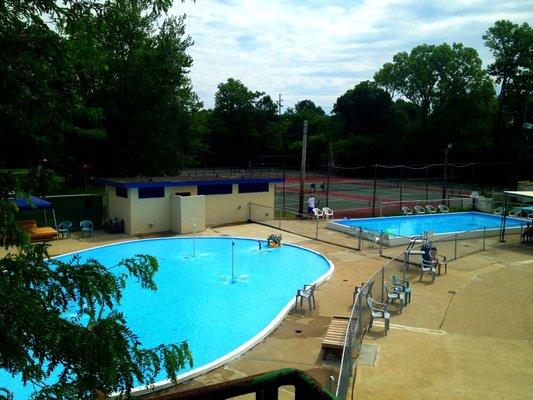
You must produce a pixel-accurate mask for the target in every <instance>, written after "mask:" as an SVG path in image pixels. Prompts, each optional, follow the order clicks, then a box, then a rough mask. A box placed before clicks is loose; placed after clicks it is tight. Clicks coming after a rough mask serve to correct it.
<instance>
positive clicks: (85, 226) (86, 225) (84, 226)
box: [80, 220, 93, 237]
mask: <svg viewBox="0 0 533 400" xmlns="http://www.w3.org/2000/svg"><path fill="white" fill-rule="evenodd" d="M80 229H81V237H83V234H84V233H86V232H88V233H89V236H92V235H93V223H92V222H91V221H89V220H85V221H81V222H80Z"/></svg>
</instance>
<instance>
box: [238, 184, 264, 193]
mask: <svg viewBox="0 0 533 400" xmlns="http://www.w3.org/2000/svg"><path fill="white" fill-rule="evenodd" d="M257 192H268V182H265V183H239V193H257Z"/></svg>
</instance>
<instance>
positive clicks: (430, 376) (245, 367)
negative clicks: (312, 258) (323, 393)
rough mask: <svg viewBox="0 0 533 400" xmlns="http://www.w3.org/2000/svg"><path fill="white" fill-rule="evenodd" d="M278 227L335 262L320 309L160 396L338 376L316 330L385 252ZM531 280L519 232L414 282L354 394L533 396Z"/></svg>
mask: <svg viewBox="0 0 533 400" xmlns="http://www.w3.org/2000/svg"><path fill="white" fill-rule="evenodd" d="M272 232H275V229H273V228H270V227H266V226H262V225H257V224H242V225H233V226H225V227H218V228H214V229H209V230H207V231H206V232H205V235H229V236H249V237H259V238H265V237H267V236H268V234H270V233H272ZM281 233H282V235H283V240H284V241H285V242H288V243H296V244H298V245H300V246H303V247H308V248H310V249H313V250H316V251H319V252H320V253H322V254H324V255H325V256H326V257H327V258H329V259H330V260H331V261H332V262H333V263H334V264H335V268H336V270H335V273H334V275H333V277H332V278H331V279H330V280H329V281H326V282H325V283H324V284H322V285H321V286H320V287H319V288H318V289H317V291H316V302H317V308H316V309H315V310H313V311H312V312H309V311H308V310H307V308H306V307H304V311H301V312H298V313H295V312H294V311H293V312H291V313H290V314H289V315H288V316H287V317H286V318H285V319H284V321H283V322H282V324H281V325H279V326H278V327H277V328H276V329H275V330H274V332H273V333H272V334H271V335H270V336H269V337H268V338H267V339H265V340H264V341H263V342H261V343H259V344H258V345H257V346H256V347H254V348H253V349H252V350H250V351H248V352H247V353H245V354H244V355H243V356H241V357H240V358H238V359H236V360H234V361H232V362H230V363H228V364H226V365H225V366H222V367H219V368H217V369H215V370H213V371H211V372H209V373H207V374H205V375H203V376H201V377H198V378H196V379H194V380H191V381H189V382H186V383H184V384H182V385H179V386H178V387H175V388H173V389H167V390H164V391H161V392H160V393H159V394H167V393H169V392H170V391H171V390H174V391H182V390H186V389H190V388H193V387H199V386H204V385H209V384H213V383H219V382H223V381H227V380H230V379H237V378H242V377H244V376H249V375H253V374H257V373H261V372H266V371H269V370H272V369H278V368H283V367H294V368H299V369H302V370H304V371H306V372H307V373H309V374H310V375H311V376H313V377H314V378H315V379H317V380H318V381H319V382H320V383H322V384H323V385H324V386H326V387H327V385H328V382H329V377H330V376H334V378H335V379H336V378H337V376H336V371H335V368H336V367H337V366H338V361H337V360H336V359H335V358H334V357H327V358H326V359H324V357H323V355H322V352H321V341H322V338H323V336H324V334H325V332H326V329H327V327H328V325H329V323H330V320H331V317H332V316H333V315H334V314H344V315H348V314H349V313H350V306H351V302H352V294H353V289H354V286H355V285H358V284H360V282H361V281H364V280H367V279H368V278H369V277H370V276H371V275H372V274H373V273H374V272H375V271H376V270H377V269H378V268H379V267H380V266H381V265H382V264H384V262H385V261H386V259H384V258H380V257H378V256H376V255H372V254H368V253H363V252H358V251H354V250H348V249H346V248H343V247H339V246H335V245H332V244H325V243H322V242H319V241H316V240H312V239H308V238H304V237H301V236H298V235H294V234H290V233H287V232H281ZM132 239H136V237H131V236H127V235H109V234H105V233H102V232H98V231H97V232H95V235H94V236H93V237H86V238H84V239H79V238H77V235H76V233H74V234H73V237H72V238H71V239H63V240H57V241H54V242H52V243H51V247H50V254H51V255H57V254H63V253H66V252H72V251H76V250H81V249H85V248H89V247H94V246H98V245H103V244H108V243H114V242H118V241H124V240H132ZM2 254H5V252H4V250H3V249H2V250H0V255H2ZM532 286H533V246H532V245H520V244H519V243H518V238H517V237H509V238H508V242H507V243H503V244H500V243H491V244H490V248H489V249H488V250H487V251H485V252H483V253H476V254H473V255H469V256H464V257H462V258H460V259H458V260H456V261H453V262H451V263H450V264H449V266H448V273H447V274H446V275H443V276H441V277H437V280H436V282H435V284H433V285H427V284H420V283H418V281H416V280H415V281H414V282H413V297H412V302H411V303H410V304H409V306H408V307H406V308H405V309H404V310H403V313H402V314H400V315H397V314H394V315H393V317H392V319H391V330H390V331H389V333H388V335H387V336H383V335H382V327H381V326H380V325H379V324H376V326H375V328H373V329H372V331H370V332H368V333H367V334H366V335H365V339H364V341H363V343H364V353H365V357H364V360H360V361H361V362H360V365H359V366H358V368H357V376H356V381H355V388H356V389H355V390H356V395H357V398H358V399H375V398H378V399H389V398H391V399H408V398H409V399H418V398H420V399H422V398H424V399H425V398H432V399H486V398H501V399H522V398H530V397H532V396H533V359H532V358H531V354H532V351H531V339H532V336H533V318H532V315H533V305H532V304H531V301H530V295H531V288H532ZM296 331H301V332H300V333H297V332H296ZM192 351H193V356H194V349H192ZM290 392H291V390H290V388H287V390H284V389H283V390H282V392H281V398H292V397H291V395H290ZM152 397H155V396H152ZM350 397H351V394H350V393H349V395H348V398H350ZM239 398H242V399H245V398H253V397H252V396H241V397H239Z"/></svg>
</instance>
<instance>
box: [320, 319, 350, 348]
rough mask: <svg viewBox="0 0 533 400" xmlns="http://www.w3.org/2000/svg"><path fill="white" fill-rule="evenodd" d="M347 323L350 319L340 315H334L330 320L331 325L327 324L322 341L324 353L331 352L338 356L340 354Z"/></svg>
mask: <svg viewBox="0 0 533 400" xmlns="http://www.w3.org/2000/svg"><path fill="white" fill-rule="evenodd" d="M349 321H350V317H345V316H342V315H334V316H333V317H332V318H331V323H330V324H329V327H328V330H327V332H326V335H325V336H324V339H323V340H322V349H323V350H324V351H328V350H331V351H333V352H335V353H336V354H338V355H340V354H342V349H343V348H344V339H345V337H346V331H347V329H348V322H349Z"/></svg>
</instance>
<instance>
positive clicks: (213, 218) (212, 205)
mask: <svg viewBox="0 0 533 400" xmlns="http://www.w3.org/2000/svg"><path fill="white" fill-rule="evenodd" d="M274 185H275V184H274V183H269V184H268V192H257V193H239V185H238V184H234V185H233V191H232V194H216V195H208V196H205V224H206V225H208V226H213V225H223V224H231V223H234V222H246V221H248V219H249V218H250V210H249V208H250V206H249V205H250V203H255V204H260V205H264V206H268V207H274Z"/></svg>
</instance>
